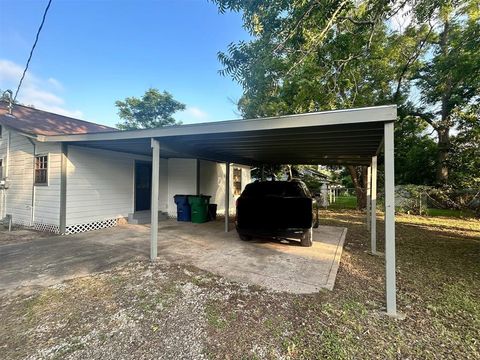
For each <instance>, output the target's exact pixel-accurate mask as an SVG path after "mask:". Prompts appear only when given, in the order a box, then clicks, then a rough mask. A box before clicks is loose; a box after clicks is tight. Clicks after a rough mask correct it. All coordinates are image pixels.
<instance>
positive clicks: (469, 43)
mask: <svg viewBox="0 0 480 360" xmlns="http://www.w3.org/2000/svg"><path fill="white" fill-rule="evenodd" d="M479 13H480V9H479V4H478V2H477V1H461V2H460V1H448V2H446V3H444V4H443V5H442V6H441V7H440V9H439V11H438V12H437V16H436V21H437V22H438V24H439V25H438V27H439V29H440V31H439V33H438V34H437V36H436V37H435V38H434V41H432V44H431V45H432V46H431V52H432V53H433V56H432V57H431V58H430V59H426V60H425V62H424V64H423V66H422V67H421V68H420V69H419V73H418V76H417V79H418V83H417V84H418V87H419V89H420V91H421V95H422V100H421V107H420V109H419V111H418V112H417V113H416V115H417V116H418V117H419V118H421V119H423V120H424V121H426V122H427V123H428V124H429V125H430V126H431V127H432V128H433V129H434V131H435V132H436V135H437V143H438V156H437V174H436V181H437V183H438V184H447V183H448V182H449V175H450V167H451V166H450V165H451V161H449V157H450V155H451V154H452V141H451V132H452V129H454V128H455V127H456V126H458V125H459V123H458V119H459V117H458V116H455V114H458V113H464V115H467V116H468V114H467V112H468V111H470V110H471V109H472V107H471V105H472V104H475V103H477V104H478V102H479V100H480V61H479V59H480V21H479ZM471 114H472V113H471ZM473 115H475V113H473ZM477 115H478V114H477ZM457 149H458V148H457Z"/></svg>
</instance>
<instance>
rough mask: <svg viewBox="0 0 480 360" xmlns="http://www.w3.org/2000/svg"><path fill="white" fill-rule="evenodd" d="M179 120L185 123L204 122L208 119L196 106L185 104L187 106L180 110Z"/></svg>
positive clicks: (205, 113)
mask: <svg viewBox="0 0 480 360" xmlns="http://www.w3.org/2000/svg"><path fill="white" fill-rule="evenodd" d="M180 120H182V122H183V123H185V124H191V123H199V122H205V121H209V115H208V113H207V112H205V111H203V110H202V109H200V108H198V107H195V106H187V108H186V109H185V110H184V111H182V113H181V119H180Z"/></svg>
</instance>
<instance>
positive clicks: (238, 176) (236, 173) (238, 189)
mask: <svg viewBox="0 0 480 360" xmlns="http://www.w3.org/2000/svg"><path fill="white" fill-rule="evenodd" d="M241 193H242V169H240V168H233V195H240V194H241Z"/></svg>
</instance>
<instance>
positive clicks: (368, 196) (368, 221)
mask: <svg viewBox="0 0 480 360" xmlns="http://www.w3.org/2000/svg"><path fill="white" fill-rule="evenodd" d="M371 182H372V167H371V166H369V167H368V168H367V229H368V230H369V231H370V229H371V228H370V224H371V217H372V212H371V205H372V204H371V203H370V202H371V200H372V196H371V190H372V187H371Z"/></svg>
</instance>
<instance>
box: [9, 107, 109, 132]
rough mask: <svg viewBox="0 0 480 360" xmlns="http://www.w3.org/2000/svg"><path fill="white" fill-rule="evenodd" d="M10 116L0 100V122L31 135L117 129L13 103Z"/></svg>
mask: <svg viewBox="0 0 480 360" xmlns="http://www.w3.org/2000/svg"><path fill="white" fill-rule="evenodd" d="M12 115H13V117H12V116H10V115H9V114H8V107H7V103H6V102H4V101H0V124H2V125H6V126H8V127H11V128H13V129H16V130H18V131H21V132H23V133H27V134H32V135H70V134H86V133H98V132H106V131H117V129H115V128H112V127H109V126H106V125H100V124H95V123H92V122H88V121H84V120H79V119H74V118H71V117H68V116H63V115H58V114H54V113H50V112H47V111H43V110H38V109H34V108H32V107H28V106H23V105H14V106H13V110H12Z"/></svg>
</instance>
